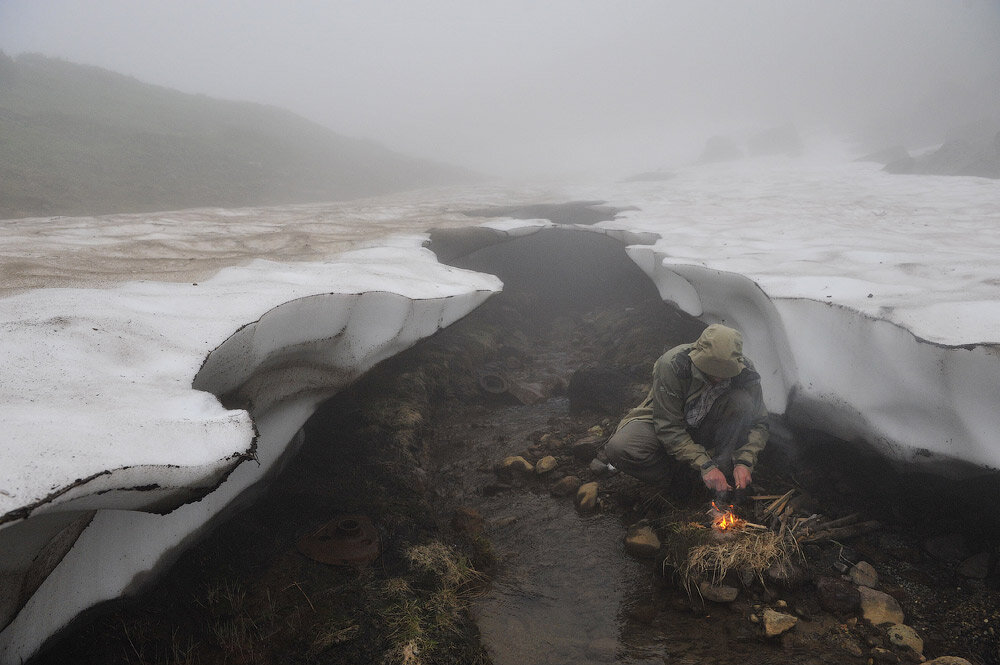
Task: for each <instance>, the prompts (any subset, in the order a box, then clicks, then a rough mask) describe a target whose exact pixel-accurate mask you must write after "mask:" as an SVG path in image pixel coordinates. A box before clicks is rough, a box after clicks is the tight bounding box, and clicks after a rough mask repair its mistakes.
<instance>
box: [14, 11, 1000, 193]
mask: <svg viewBox="0 0 1000 665" xmlns="http://www.w3.org/2000/svg"><path fill="white" fill-rule="evenodd" d="M998 35H1000V3H998V2H996V1H995V0H965V1H964V2H958V1H955V2H940V1H937V0H895V1H883V2H877V3H873V2H870V0H846V1H845V0H839V1H838V2H828V1H826V0H785V1H781V0H767V1H757V2H738V1H728V2H711V3H705V2H663V1H639V2H594V1H592V0H584V1H578V0H574V1H569V0H558V1H555V2H546V3H532V2H526V1H521V0H518V1H507V2H502V3H499V2H497V3H467V2H458V1H448V0H427V1H421V2H345V1H337V2H318V1H317V2H295V3H273V2H269V1H267V0H252V1H247V2H236V1H219V2H212V3H203V2H200V1H198V0H170V1H148V2H141V3H136V2H131V1H128V0H102V2H100V3H93V2H87V1H85V0H49V1H47V2H37V1H34V0H0V49H2V50H3V51H4V52H6V53H7V54H8V55H17V54H20V53H25V52H37V53H41V54H44V55H48V56H55V57H60V58H64V59H66V60H69V61H72V62H77V63H82V64H90V65H96V66H99V67H103V68H107V69H111V70H114V71H117V72H120V73H123V74H127V75H130V76H134V77H135V78H137V79H140V80H142V81H144V82H148V83H153V84H157V85H162V86H166V87H170V88H175V89H178V90H181V91H184V92H189V93H199V94H205V95H209V96H212V97H219V98H223V99H234V100H245V101H252V102H258V103H264V104H270V105H275V106H280V107H283V108H287V109H289V110H291V111H293V112H295V113H298V114H300V115H302V116H304V117H306V118H308V119H310V120H313V121H315V122H318V123H320V124H322V125H324V126H326V127H328V128H330V129H332V130H334V131H336V132H338V133H341V134H344V135H347V136H352V137H357V138H366V139H371V140H373V141H377V142H379V143H382V144H384V145H386V146H388V147H390V148H391V149H393V150H396V151H399V152H403V153H407V154H411V155H414V156H420V157H426V158H431V159H435V160H439V161H443V162H449V163H452V164H456V165H461V166H465V167H468V168H471V169H475V170H477V171H480V172H483V173H487V174H495V175H500V176H506V177H521V176H523V177H537V176H541V175H555V174H572V175H580V174H592V173H602V174H613V173H627V172H629V171H630V170H631V171H638V170H643V169H651V168H662V167H667V166H669V165H671V164H674V163H678V162H683V161H691V160H693V159H695V158H696V157H697V156H698V154H699V151H700V150H701V147H702V146H703V145H704V143H705V140H706V139H707V138H709V137H710V136H713V135H732V136H735V137H746V136H749V135H752V134H754V133H756V132H759V131H761V130H764V129H767V128H769V127H773V126H778V125H783V124H786V123H793V124H794V125H795V127H796V128H797V129H798V130H799V131H800V132H801V133H803V134H804V135H809V134H811V133H824V134H826V133H832V134H836V135H840V136H843V137H846V138H848V139H851V140H853V141H856V142H857V144H858V146H859V150H860V149H862V148H864V147H870V148H871V149H877V148H879V147H884V146H886V145H890V144H896V143H905V144H909V146H910V147H914V146H918V145H921V144H924V145H927V144H931V143H933V142H935V141H938V142H939V141H942V140H944V139H945V138H947V136H948V135H949V133H953V132H956V131H964V130H967V129H968V128H969V127H971V126H978V125H990V123H994V124H993V130H992V131H993V132H996V130H997V129H1000V126H996V123H998V122H1000V111H998V109H1000V39H997V37H998ZM880 144H881V145H880Z"/></svg>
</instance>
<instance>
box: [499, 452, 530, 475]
mask: <svg viewBox="0 0 1000 665" xmlns="http://www.w3.org/2000/svg"><path fill="white" fill-rule="evenodd" d="M500 469H501V470H503V471H508V472H510V471H518V472H520V473H531V472H532V471H534V470H535V467H534V465H533V464H532V463H531V462H529V461H528V460H526V459H524V458H523V457H521V456H520V455H511V456H510V457H508V458H506V459H505V460H504V461H503V462H501V463H500Z"/></svg>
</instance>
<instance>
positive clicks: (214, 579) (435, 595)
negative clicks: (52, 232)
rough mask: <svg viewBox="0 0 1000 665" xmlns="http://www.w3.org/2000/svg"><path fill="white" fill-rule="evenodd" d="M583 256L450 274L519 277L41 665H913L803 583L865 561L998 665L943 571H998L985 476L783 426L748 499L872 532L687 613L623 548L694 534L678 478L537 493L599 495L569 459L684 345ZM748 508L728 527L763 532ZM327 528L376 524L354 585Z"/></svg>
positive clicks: (597, 242) (968, 648) (390, 372)
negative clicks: (971, 567) (312, 548)
mask: <svg viewBox="0 0 1000 665" xmlns="http://www.w3.org/2000/svg"><path fill="white" fill-rule="evenodd" d="M579 235H581V236H582V238H581V239H580V243H579V244H572V243H566V242H565V239H563V241H562V242H561V243H559V245H560V246H561V247H563V248H564V249H563V250H560V251H566V252H568V255H567V256H564V257H562V258H561V259H560V257H559V256H558V255H556V254H554V252H556V251H557V247H556V244H549V241H550V240H551V238H545V237H544V236H543V237H541V238H539V239H536V243H535V245H534V246H532V245H531V243H528V242H525V243H520V244H519V243H518V242H515V241H511V242H510V243H506V244H505V245H504V246H502V247H493V248H488V249H487V250H482V253H479V254H478V255H477V256H470V257H466V258H465V259H464V260H462V261H461V263H462V264H463V265H464V266H467V267H472V268H476V269H487V268H489V269H490V270H492V271H493V272H496V273H498V274H501V277H504V274H503V273H504V272H505V271H508V272H516V273H517V274H518V275H520V276H521V278H520V280H518V279H511V280H510V281H509V282H505V283H506V284H507V287H506V289H505V291H504V293H503V294H502V295H501V296H498V297H495V298H493V299H491V300H490V301H489V302H488V303H487V304H486V305H484V306H483V307H481V308H480V309H479V310H477V311H476V312H475V313H473V314H472V315H470V316H469V317H467V318H466V319H464V320H462V321H460V322H459V323H457V324H455V325H453V326H452V327H450V328H449V329H447V330H445V331H442V332H441V333H439V334H438V335H436V336H435V337H433V338H431V339H429V340H426V341H425V342H422V343H421V344H419V345H417V346H416V347H414V348H413V349H411V350H410V351H407V352H405V353H403V354H400V355H399V356H396V357H395V358H392V359H390V360H389V361H387V362H385V363H383V364H381V365H380V366H379V367H377V368H376V369H375V370H373V371H372V372H370V373H369V374H368V375H367V376H366V377H365V378H364V379H362V380H361V381H359V382H358V383H357V384H356V385H354V386H353V387H352V388H350V389H348V390H346V391H344V392H343V393H342V394H340V395H338V396H337V397H336V398H334V399H333V400H331V401H330V402H328V403H327V404H325V405H324V406H323V407H322V408H321V409H320V410H319V412H318V413H317V414H316V415H315V416H314V417H313V418H312V419H311V420H310V422H309V423H308V424H307V426H306V442H305V444H304V445H303V447H302V449H301V451H300V452H299V453H298V455H297V456H296V457H295V458H294V460H293V461H292V462H291V463H289V465H288V466H287V468H285V469H284V470H283V471H282V472H281V473H280V474H279V475H278V476H277V477H276V479H275V480H274V482H273V484H272V485H271V486H270V487H269V489H268V491H267V494H266V495H265V496H264V497H263V498H261V499H260V500H259V501H257V502H256V503H255V504H254V505H253V506H251V507H249V508H247V509H246V510H244V511H242V512H240V513H239V514H237V515H235V516H234V517H233V518H232V519H230V520H229V521H228V522H226V523H225V524H224V525H222V526H221V527H219V528H218V529H217V530H216V531H215V532H214V533H213V534H212V535H211V536H210V537H208V538H206V539H205V540H204V541H202V542H201V543H200V544H198V545H197V546H196V547H194V548H193V549H191V550H190V551H188V552H187V553H186V554H184V555H183V556H182V557H181V558H180V560H179V561H178V563H177V564H176V565H175V566H174V567H173V568H172V570H170V571H169V572H168V573H167V574H166V575H165V576H164V577H162V578H161V579H160V580H159V581H158V582H157V583H156V585H155V586H154V587H152V588H151V589H149V590H148V592H146V593H145V594H143V595H142V596H141V597H137V598H131V599H127V600H121V601H116V602H114V603H109V604H106V605H105V606H103V607H102V608H100V609H99V610H98V611H97V612H94V613H92V614H91V615H90V616H89V617H88V618H87V619H86V620H84V621H81V622H79V623H78V625H76V626H75V627H74V628H73V629H72V630H71V631H68V632H67V633H65V634H64V635H62V636H60V638H59V639H58V640H57V641H56V642H54V643H53V644H51V645H50V646H49V648H48V649H47V650H46V651H45V653H43V654H42V655H40V656H39V657H38V658H36V659H35V661H34V662H35V663H60V664H62V663H102V664H104V663H336V664H340V663H345V664H346V663H407V664H408V665H417V664H418V663H423V664H431V663H442V664H444V663H449V664H450V663H484V664H485V663H489V662H494V663H496V665H503V664H505V663H512V662H516V663H518V665H531V664H533V663H567V662H573V663H577V662H583V663H585V662H618V663H692V664H693V663H733V664H736V663H742V664H751V663H858V664H863V663H869V662H871V660H870V659H872V658H877V659H879V662H910V661H913V662H916V659H915V657H914V656H913V654H911V653H909V652H907V651H906V650H905V649H901V648H898V647H895V646H893V645H892V644H890V643H889V641H888V639H887V637H886V634H885V631H884V630H882V629H881V628H878V627H873V626H871V625H870V624H869V623H868V622H867V621H865V620H864V619H860V620H859V619H858V618H857V613H856V612H854V613H851V612H830V611H827V610H824V609H823V608H822V607H821V606H820V603H819V601H818V600H817V591H816V588H817V584H818V583H819V580H820V579H821V578H839V577H840V576H841V575H842V572H843V570H845V566H846V565H847V564H850V563H854V562H855V561H858V560H865V561H867V562H869V563H870V564H872V566H874V568H875V569H876V571H877V572H878V575H879V582H878V585H877V586H878V588H879V589H881V590H882V591H885V592H886V593H888V594H890V595H891V596H893V597H894V598H896V599H897V600H898V601H899V603H900V605H901V606H902V608H903V610H904V612H905V616H906V623H907V624H908V625H910V626H912V627H913V628H914V629H916V631H917V632H918V633H919V634H920V636H921V637H922V638H923V639H924V642H925V646H924V653H925V654H926V655H927V657H929V658H933V657H936V656H940V655H956V656H963V657H965V658H967V659H969V660H970V661H972V662H973V663H977V664H991V665H993V664H1000V637H998V636H997V635H996V634H995V632H994V627H995V626H996V625H997V624H998V622H1000V603H998V582H1000V579H998V576H997V572H996V570H995V568H991V569H990V570H989V573H988V575H987V577H986V578H985V579H973V578H969V577H965V576H962V575H961V574H960V573H959V572H958V570H959V566H960V565H961V563H962V561H963V560H964V559H965V558H966V557H968V556H971V555H974V554H977V553H980V552H990V553H993V552H995V551H996V545H997V530H996V527H997V520H996V518H995V517H993V515H992V512H993V510H995V506H996V505H997V502H996V501H995V497H994V496H993V494H992V493H993V492H994V491H995V488H996V482H995V481H996V478H995V477H993V476H988V477H983V478H980V479H978V480H976V481H975V482H972V481H967V482H963V483H955V482H948V481H944V480H941V479H939V478H937V477H935V476H927V475H922V474H920V473H918V472H916V471H912V470H903V471H900V470H899V469H898V468H897V467H894V466H890V465H888V464H887V463H885V462H884V461H883V460H882V459H881V458H879V457H878V456H876V455H873V454H872V453H871V452H870V450H869V449H867V448H865V447H863V446H852V445H847V444H846V443H844V442H839V441H833V440H830V439H829V438H828V437H824V436H823V435H821V434H819V433H810V432H796V433H792V432H789V431H788V430H787V429H786V428H785V427H783V426H782V423H781V422H779V421H777V420H776V421H775V423H774V431H773V435H772V443H771V445H769V447H768V449H767V450H766V451H765V453H764V455H763V459H762V460H761V463H760V465H759V470H758V472H757V473H756V474H755V478H754V480H755V485H754V488H753V492H752V493H753V494H758V495H776V494H783V493H784V492H786V491H787V490H789V489H795V490H796V491H797V493H798V495H799V496H801V497H804V498H803V499H802V500H801V506H802V510H803V511H806V512H803V513H802V514H807V512H809V511H811V512H815V513H820V514H822V515H826V516H829V517H831V518H836V517H841V516H844V515H847V514H849V513H852V512H859V513H861V514H862V518H863V519H876V520H879V521H880V522H881V523H882V525H883V527H882V528H881V529H879V530H878V531H876V532H873V533H869V534H866V535H862V536H859V537H856V538H851V539H849V540H845V541H843V542H829V541H827V542H820V543H817V544H814V545H808V546H805V547H804V548H803V557H804V558H802V559H800V560H799V563H800V568H801V571H802V575H801V577H800V579H798V580H797V581H795V582H794V583H788V584H778V583H774V582H770V581H769V582H768V584H767V585H766V586H765V585H763V584H761V583H760V581H753V580H749V581H747V584H745V585H744V584H743V582H742V581H737V582H736V584H737V586H738V587H739V590H740V591H739V596H738V597H737V599H736V600H735V601H734V602H731V603H726V604H716V603H711V602H704V601H702V600H701V599H700V598H698V597H697V595H695V596H694V597H692V596H689V595H688V594H687V593H686V592H685V591H684V590H683V589H681V588H680V586H679V585H678V583H677V580H676V579H675V578H674V577H673V575H672V571H671V569H670V568H669V567H666V568H665V567H664V566H663V564H662V556H661V557H659V558H656V559H649V560H636V559H633V558H631V557H629V555H627V554H625V553H624V552H623V551H622V545H621V540H622V537H623V535H624V533H625V532H626V529H627V527H628V526H630V525H636V524H648V525H651V526H653V527H654V528H655V529H657V530H658V531H659V533H660V535H661V538H662V539H663V540H665V541H669V538H670V534H671V525H674V524H677V523H678V522H679V521H681V520H686V519H692V518H698V517H699V516H701V515H704V509H705V507H706V504H707V501H708V499H709V498H710V497H709V496H708V495H707V492H706V491H704V489H703V488H701V487H700V486H699V485H698V482H697V479H696V478H692V479H691V480H692V482H690V484H689V485H687V486H686V487H685V486H684V485H683V483H677V484H675V485H674V486H673V487H672V488H667V489H664V488H654V487H648V486H644V485H642V484H640V483H638V482H637V481H634V480H632V479H630V478H627V477H624V476H622V475H616V476H612V477H611V478H602V479H600V480H599V482H600V488H601V491H600V510H599V512H598V513H597V514H596V515H584V514H577V512H576V511H575V510H574V508H573V499H572V497H564V498H557V497H554V496H551V495H550V489H551V487H552V485H553V483H554V482H556V481H557V480H558V479H559V478H561V477H564V476H566V475H570V474H572V475H577V476H579V477H580V478H581V479H582V480H584V481H587V480H591V479H593V476H592V474H591V472H590V471H589V470H588V468H587V464H588V462H589V458H588V457H587V456H586V455H579V456H577V455H574V454H573V446H574V444H575V443H577V442H578V441H580V440H581V439H584V438H585V437H588V436H591V437H596V438H597V441H598V442H600V441H603V440H604V439H606V437H607V436H608V435H609V434H610V433H611V431H613V428H614V425H615V424H616V423H617V421H618V419H619V418H620V416H621V415H622V412H623V410H624V409H625V408H626V407H627V406H628V405H629V404H632V403H634V402H636V401H637V400H639V399H641V397H642V395H643V394H644V392H645V390H646V389H647V388H648V380H649V373H650V368H651V366H652V362H653V361H654V360H655V358H656V357H657V356H658V355H659V354H660V353H662V352H663V351H664V350H665V349H667V348H669V347H670V346H673V345H675V344H678V343H681V342H685V341H690V340H691V339H693V338H694V337H696V336H697V334H698V332H699V330H700V329H701V328H702V327H703V326H702V324H701V323H699V322H698V321H695V320H693V319H690V318H689V317H686V316H684V315H682V314H680V313H679V312H677V311H676V310H674V309H672V308H671V307H669V306H667V305H665V304H664V303H662V301H660V299H659V298H658V296H657V294H656V293H655V290H654V289H652V287H651V286H650V285H649V284H648V282H646V281H645V280H644V279H643V278H642V277H641V275H640V276H638V277H637V276H636V275H635V274H632V273H629V272H628V271H631V270H634V266H632V264H631V263H630V262H629V261H628V260H627V259H626V258H625V257H624V254H623V253H622V251H621V246H620V245H618V244H617V243H614V242H613V241H610V240H607V239H605V238H601V237H600V236H598V235H596V234H579ZM532 247H534V249H532ZM456 262H457V263H458V262H459V261H456ZM560 262H562V263H560ZM533 265H536V266H538V271H540V272H535V273H532V268H531V267H532V266H533ZM596 266H600V267H601V268H600V271H599V272H598V271H597V270H596ZM608 266H611V267H610V268H609V267H608ZM609 285H611V286H609ZM568 294H570V295H568ZM581 369H588V370H595V369H596V370H600V372H610V373H611V374H601V373H600V372H598V374H597V376H615V377H622V379H621V381H620V382H619V383H618V384H617V385H618V388H617V390H615V391H613V394H604V393H600V382H598V384H597V387H596V388H595V389H596V390H598V392H599V397H598V398H597V399H593V400H589V401H588V400H587V399H586V398H585V397H581V396H580V395H575V396H574V400H572V401H571V400H570V399H569V398H568V397H567V395H566V389H567V387H568V385H569V383H570V381H571V380H572V377H573V375H574V373H576V372H577V371H578V370H581ZM487 375H489V376H501V377H503V378H504V380H505V381H506V382H507V385H511V386H515V387H518V386H520V387H523V386H526V385H529V386H532V387H533V390H535V391H536V392H540V393H541V394H542V397H541V399H539V400H538V401H537V402H535V403H531V404H525V403H523V402H522V401H521V400H518V399H516V398H514V396H513V395H512V393H511V392H502V391H501V392H499V393H497V392H488V391H485V390H483V387H482V385H481V380H482V379H483V377H484V376H487ZM611 383H615V381H612V382H611ZM581 394H582V395H586V394H587V393H586V391H584V392H583V393H581ZM580 405H583V407H582V408H581V407H580ZM602 405H604V406H603V407H602ZM516 454H519V455H523V456H525V457H526V458H527V459H528V460H529V461H531V462H533V463H534V462H537V461H538V460H539V459H541V458H542V457H544V456H546V455H552V456H554V457H555V458H556V459H557V463H558V466H557V468H556V469H555V470H554V471H552V472H550V474H547V475H538V474H517V473H514V474H502V473H501V474H498V473H497V471H496V468H495V465H496V463H497V462H498V461H500V460H502V459H503V458H504V457H506V456H507V455H516ZM685 489H687V490H688V491H684V490H685ZM991 497H992V498H991ZM991 501H992V504H991V503H990V502H991ZM757 503H761V502H757ZM753 505H754V502H751V503H750V504H749V505H748V507H746V508H744V509H743V510H744V514H745V516H747V517H751V518H753V519H760V516H759V506H758V510H756V511H755V509H754V508H753ZM343 515H365V516H367V517H368V518H370V519H371V520H372V522H373V523H374V524H375V525H376V526H377V528H378V531H379V535H380V554H379V556H378V558H377V559H375V561H374V562H373V563H372V564H371V565H368V566H363V567H359V568H351V567H338V566H331V565H328V564H323V563H319V562H316V561H313V560H311V559H309V558H307V557H306V556H304V555H303V554H301V553H300V552H299V551H298V549H297V548H296V541H297V540H298V539H299V538H300V537H302V536H303V535H307V534H310V533H313V532H315V531H316V529H317V528H319V527H321V526H323V525H324V524H327V523H329V522H330V521H331V520H335V519H336V518H337V517H338V516H343ZM946 535H951V536H953V537H952V538H951V539H950V540H949V541H947V542H945V543H943V544H942V543H940V542H939V543H937V546H936V547H929V548H928V547H925V545H926V544H927V542H928V540H929V539H932V538H934V537H936V536H946ZM664 549H665V550H666V549H669V548H664ZM929 550H931V551H933V552H935V554H936V556H935V554H932V553H931V551H929ZM949 556H950V557H951V558H950V559H949V558H947V557H949ZM942 557H944V558H942ZM990 563H992V562H990ZM764 608H774V609H777V610H778V611H782V612H785V613H789V614H792V615H794V616H797V617H798V619H799V622H798V624H797V625H796V627H795V628H793V629H792V630H791V631H789V632H787V633H785V634H784V635H783V636H781V637H776V638H766V637H765V636H764V635H763V632H762V629H761V627H760V624H759V623H755V622H753V621H752V620H751V619H750V617H751V615H759V614H760V613H761V612H762V611H763V609H764Z"/></svg>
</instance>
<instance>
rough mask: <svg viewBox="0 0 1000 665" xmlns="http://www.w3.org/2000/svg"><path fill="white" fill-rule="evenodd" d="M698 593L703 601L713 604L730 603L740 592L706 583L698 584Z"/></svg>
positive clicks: (735, 589) (728, 587)
mask: <svg viewBox="0 0 1000 665" xmlns="http://www.w3.org/2000/svg"><path fill="white" fill-rule="evenodd" d="M698 593H700V594H701V597H702V598H704V599H705V600H710V601H712V602H713V603H731V602H733V601H734V600H736V596H738V595H739V593H740V590H739V589H737V588H736V587H732V586H723V585H714V584H712V583H710V582H708V581H704V580H703V581H701V582H699V583H698Z"/></svg>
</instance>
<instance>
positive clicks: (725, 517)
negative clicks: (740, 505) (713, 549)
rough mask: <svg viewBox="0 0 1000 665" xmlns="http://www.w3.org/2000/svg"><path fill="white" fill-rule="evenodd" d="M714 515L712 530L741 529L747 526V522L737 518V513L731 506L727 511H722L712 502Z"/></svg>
mask: <svg viewBox="0 0 1000 665" xmlns="http://www.w3.org/2000/svg"><path fill="white" fill-rule="evenodd" d="M712 515H713V517H712V528H713V529H718V530H719V531H730V530H733V529H739V528H742V527H743V525H744V524H746V520H741V519H740V518H739V517H737V516H736V513H734V512H733V507H732V506H729V508H727V509H722V508H719V507H718V506H717V505H715V501H713V502H712Z"/></svg>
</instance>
